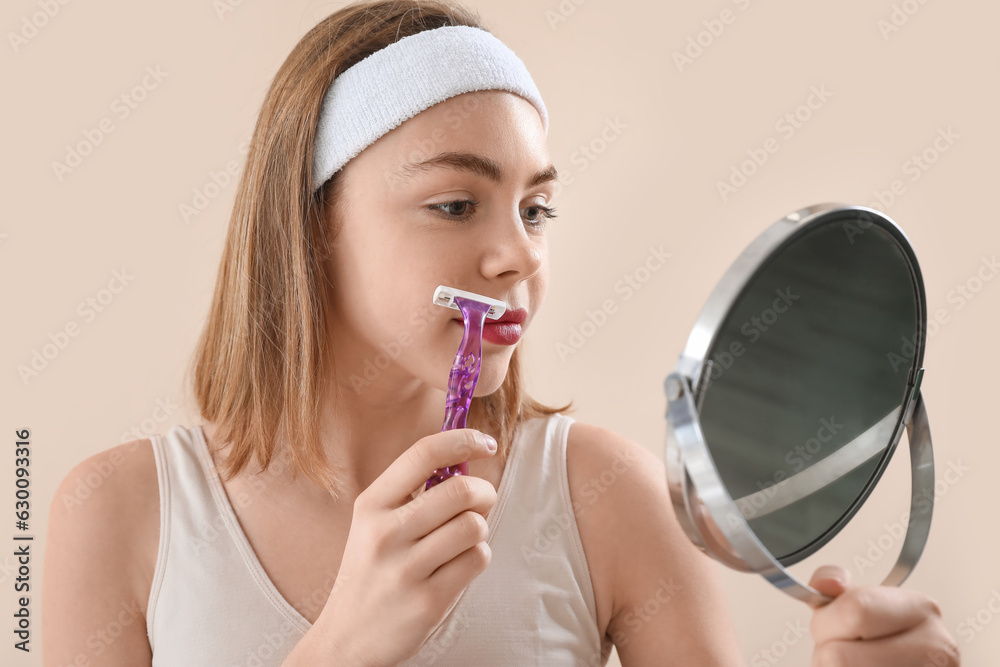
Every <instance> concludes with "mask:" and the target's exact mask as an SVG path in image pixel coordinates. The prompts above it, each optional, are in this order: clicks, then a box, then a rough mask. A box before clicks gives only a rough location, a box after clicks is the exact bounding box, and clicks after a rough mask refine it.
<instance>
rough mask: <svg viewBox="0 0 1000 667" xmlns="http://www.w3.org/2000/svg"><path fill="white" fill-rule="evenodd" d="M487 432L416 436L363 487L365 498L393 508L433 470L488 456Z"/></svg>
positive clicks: (466, 431) (407, 499)
mask: <svg viewBox="0 0 1000 667" xmlns="http://www.w3.org/2000/svg"><path fill="white" fill-rule="evenodd" d="M488 438H489V436H487V435H486V434H485V433H482V432H480V431H477V430H475V429H471V428H459V429H453V430H450V431H442V432H440V433H435V434H433V435H429V436H426V437H424V438H421V439H420V440H417V442H415V443H414V444H413V445H412V446H410V447H409V448H408V449H407V450H406V451H405V452H403V453H402V454H400V455H399V457H398V458H396V460H395V461H393V462H392V463H390V464H389V467H388V468H386V469H385V472H383V473H382V474H381V475H379V476H378V478H376V479H375V481H374V482H372V483H371V485H370V486H369V487H368V488H367V489H365V491H364V496H365V498H366V502H368V503H372V505H373V506H374V507H381V508H388V509H396V508H397V507H399V506H401V505H402V504H404V503H405V502H408V501H409V500H412V495H411V494H412V493H413V491H414V489H416V488H417V487H418V486H420V485H421V484H424V483H425V482H426V481H427V479H428V478H429V477H431V476H432V475H433V474H434V471H435V470H438V469H439V468H445V467H448V466H454V465H458V464H459V463H462V462H463V461H469V460H472V459H478V458H483V457H486V456H491V455H492V451H490V449H489V448H488V447H487V440H488Z"/></svg>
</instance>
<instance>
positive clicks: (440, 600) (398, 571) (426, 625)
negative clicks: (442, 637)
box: [314, 428, 497, 667]
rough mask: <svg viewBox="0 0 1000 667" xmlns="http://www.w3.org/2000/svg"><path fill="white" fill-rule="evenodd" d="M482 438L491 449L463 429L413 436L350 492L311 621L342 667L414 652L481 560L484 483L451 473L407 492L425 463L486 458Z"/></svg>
mask: <svg viewBox="0 0 1000 667" xmlns="http://www.w3.org/2000/svg"><path fill="white" fill-rule="evenodd" d="M488 442H492V443H493V446H494V447H495V446H496V443H495V441H494V440H493V438H491V437H490V436H489V435H487V434H485V433H482V432H480V431H477V430H475V429H469V428H466V429H455V430H450V431H441V432H440V433H435V434H433V435H429V436H427V437H424V438H421V439H420V440H418V441H417V442H416V443H414V444H413V446H412V447H410V448H409V449H407V450H406V451H405V452H403V453H402V454H401V455H400V456H399V458H397V459H396V460H395V461H393V462H392V463H391V464H390V465H389V467H388V468H386V470H385V472H383V473H382V474H381V475H379V476H378V478H377V479H376V480H375V481H374V482H372V484H371V485H370V486H369V487H368V488H367V489H365V490H364V491H363V492H362V493H361V494H359V495H358V497H357V499H356V500H355V502H354V512H353V516H352V519H351V528H350V532H349V534H348V537H347V543H346V546H345V547H344V556H343V560H342V561H341V565H340V570H339V572H338V574H337V580H336V582H335V583H334V586H333V590H332V591H331V593H330V597H329V598H328V599H327V602H326V605H325V606H324V608H323V611H322V612H321V613H320V616H319V618H318V619H317V620H316V624H315V626H320V627H321V628H322V630H320V631H321V632H322V633H323V636H324V640H321V642H320V643H321V644H325V645H326V646H329V647H333V650H334V651H335V653H336V657H338V658H339V659H340V660H342V661H343V664H348V665H364V666H366V667H384V666H386V665H393V666H394V665H396V664H397V663H399V662H401V661H403V660H405V659H406V658H408V657H410V656H411V655H413V654H415V653H416V652H417V651H418V650H419V648H420V646H421V645H422V644H423V643H424V642H425V641H426V640H427V638H428V637H429V636H430V633H431V631H432V630H434V628H435V627H437V625H438V624H439V623H440V622H441V620H442V619H443V618H444V615H445V613H446V612H447V611H448V608H449V607H450V606H451V604H452V603H453V602H454V601H455V599H456V598H458V596H459V595H460V594H461V593H462V591H463V590H465V588H466V587H467V586H468V585H469V584H470V583H471V582H472V580H473V579H475V578H476V577H477V576H478V575H479V574H481V573H482V572H483V571H484V570H485V569H486V567H487V566H488V565H489V563H490V556H491V552H490V548H489V546H488V545H487V544H486V541H485V540H486V536H487V532H488V528H487V523H486V514H487V513H488V512H489V511H490V510H491V509H492V508H493V505H494V504H495V503H496V500H497V493H496V489H494V488H493V485H492V484H490V483H489V482H488V481H486V480H485V479H481V478H479V477H473V476H470V475H455V476H453V477H450V478H448V479H446V480H445V481H443V482H441V483H440V484H437V485H436V486H433V487H431V488H430V489H428V490H426V491H423V492H422V493H420V495H418V496H417V497H416V498H413V497H412V493H413V491H414V490H415V489H422V488H423V485H424V483H425V482H426V481H427V479H428V478H430V477H431V476H432V475H433V473H434V471H435V470H437V469H439V468H444V467H446V466H453V465H457V464H459V463H461V462H462V461H469V460H472V459H479V458H484V457H487V456H491V455H493V453H494V451H495V450H491V449H489V447H488V444H487V443H488ZM315 626H314V628H315ZM330 657H331V658H332V657H334V656H330ZM331 664H332V663H331Z"/></svg>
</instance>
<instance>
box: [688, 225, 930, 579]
mask: <svg viewBox="0 0 1000 667" xmlns="http://www.w3.org/2000/svg"><path fill="white" fill-rule="evenodd" d="M854 218H855V219H856V218H857V213H855V214H854ZM921 318H922V314H921V313H920V312H919V306H918V302H917V295H916V287H915V283H914V277H913V275H912V273H911V270H910V265H909V262H908V261H907V257H906V255H905V254H904V253H903V251H902V249H901V247H900V245H899V244H898V243H897V241H896V238H895V237H894V236H893V234H891V233H890V232H889V231H887V230H886V229H884V228H883V227H880V226H879V225H876V224H871V225H869V226H867V227H865V228H863V229H862V228H861V227H859V226H857V225H852V224H850V223H848V222H847V221H846V220H845V219H844V218H840V219H839V220H838V219H831V220H829V222H824V223H823V224H819V225H815V226H809V227H806V228H805V229H802V230H800V233H797V234H793V235H791V236H789V238H787V239H786V240H785V241H784V242H783V244H782V246H781V247H779V248H777V249H775V251H774V252H773V253H771V255H770V259H768V260H767V261H765V262H764V263H763V264H762V265H761V266H760V267H758V269H757V271H756V272H755V274H754V275H753V276H752V277H751V278H750V280H749V281H748V282H747V283H746V285H745V286H744V288H743V289H742V291H741V292H740V294H739V295H738V296H737V297H736V301H735V302H734V305H733V307H732V309H731V310H730V312H729V313H728V315H727V316H726V318H725V319H724V320H723V323H722V326H721V327H720V328H719V330H718V333H717V336H716V338H715V339H714V340H713V342H712V343H711V345H710V346H709V349H708V354H707V357H706V359H707V362H706V366H705V367H704V368H703V370H702V373H701V377H700V379H699V381H698V388H697V390H696V392H695V396H694V398H695V402H696V405H697V406H698V414H699V420H700V422H701V428H702V431H703V434H704V437H705V441H706V444H707V446H708V449H709V452H710V453H711V455H712V458H713V460H714V462H715V465H716V467H717V468H718V471H719V474H720V476H721V478H722V481H723V483H724V484H725V486H726V488H727V490H728V493H729V495H730V497H731V498H732V499H733V500H734V502H735V503H736V506H737V508H738V509H739V511H740V513H741V514H742V515H743V516H744V518H745V519H746V520H747V522H748V524H749V526H750V528H751V530H753V531H754V533H755V534H756V536H757V538H758V539H759V540H760V541H761V543H762V544H763V545H764V546H765V547H766V548H767V549H768V551H770V552H771V554H773V555H774V557H775V559H776V560H778V561H779V562H781V563H782V564H784V565H789V564H792V563H795V562H797V561H799V560H801V559H803V558H805V557H806V556H808V555H809V554H811V553H813V552H814V551H816V550H817V549H818V548H819V547H820V546H822V545H823V544H825V543H826V542H827V541H828V540H829V539H831V538H832V537H833V536H834V535H835V534H836V533H837V532H838V531H839V530H840V528H842V527H843V525H844V524H845V523H846V522H847V520H848V519H849V518H850V517H851V516H852V515H853V514H854V512H856V511H857V509H858V508H859V507H860V505H861V503H863V502H864V499H865V498H866V497H867V495H868V493H870V491H871V489H872V487H873V486H874V484H875V482H876V481H877V480H878V477H879V476H880V475H881V471H882V470H883V469H884V465H885V463H887V460H888V458H889V456H891V454H892V449H893V448H890V447H889V445H890V443H894V442H895V440H894V439H893V438H894V434H895V433H896V431H897V429H902V428H903V425H902V424H901V416H902V415H901V413H902V406H903V403H904V401H905V400H906V397H907V380H908V377H909V375H910V373H911V371H913V370H914V367H915V365H916V364H918V363H919V362H920V361H921V360H919V359H917V360H915V359H914V352H915V349H914V343H915V342H916V343H918V344H919V343H920V340H919V339H917V338H916V337H917V336H918V335H919V336H922V335H923V333H922V331H921Z"/></svg>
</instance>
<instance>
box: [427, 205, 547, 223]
mask: <svg viewBox="0 0 1000 667" xmlns="http://www.w3.org/2000/svg"><path fill="white" fill-rule="evenodd" d="M480 203H481V202H478V201H473V200H471V199H456V200H455V201H449V202H444V203H443V204H431V205H430V206H428V208H429V209H431V210H433V211H436V212H438V213H440V214H441V215H443V216H444V217H446V218H450V219H451V220H456V221H458V222H461V221H464V220H467V219H468V218H470V217H472V213H471V212H470V213H466V214H465V215H450V214H448V213H447V212H446V211H444V210H442V209H444V208H445V207H448V206H451V205H452V204H469V205H471V206H473V207H475V206H479V204H480ZM525 208H537V209H540V210H541V212H542V214H541V217H540V218H539V219H538V220H534V221H532V222H534V224H535V225H536V226H541V225H543V224H545V222H546V221H548V220H549V219H551V218H555V217H558V216H556V209H555V208H554V207H552V206H543V205H541V204H534V205H532V206H526V207H525Z"/></svg>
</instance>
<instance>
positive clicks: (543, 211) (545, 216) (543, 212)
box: [521, 204, 557, 227]
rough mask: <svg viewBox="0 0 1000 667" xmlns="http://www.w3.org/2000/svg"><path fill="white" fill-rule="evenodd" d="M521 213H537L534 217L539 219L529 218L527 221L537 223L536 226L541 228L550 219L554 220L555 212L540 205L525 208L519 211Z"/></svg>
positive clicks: (548, 207) (549, 207)
mask: <svg viewBox="0 0 1000 667" xmlns="http://www.w3.org/2000/svg"><path fill="white" fill-rule="evenodd" d="M521 210H522V211H538V212H539V213H537V214H536V215H538V216H539V217H537V218H536V217H531V218H529V220H530V221H531V222H534V223H537V224H536V226H538V227H541V226H542V225H544V224H545V223H546V222H547V221H548V220H550V219H551V218H555V217H557V216H556V210H555V209H554V208H552V207H551V206H542V205H541V204H535V205H534V206H528V207H527V208H524V209H521Z"/></svg>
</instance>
